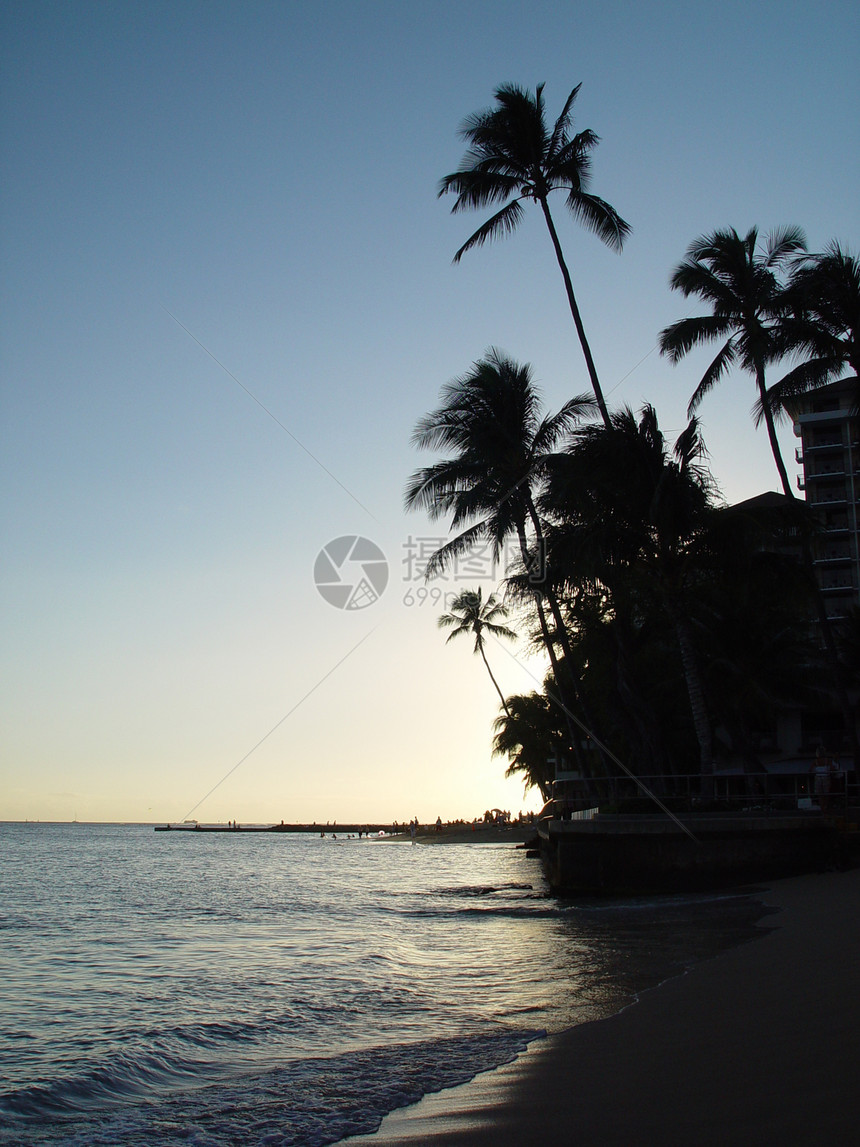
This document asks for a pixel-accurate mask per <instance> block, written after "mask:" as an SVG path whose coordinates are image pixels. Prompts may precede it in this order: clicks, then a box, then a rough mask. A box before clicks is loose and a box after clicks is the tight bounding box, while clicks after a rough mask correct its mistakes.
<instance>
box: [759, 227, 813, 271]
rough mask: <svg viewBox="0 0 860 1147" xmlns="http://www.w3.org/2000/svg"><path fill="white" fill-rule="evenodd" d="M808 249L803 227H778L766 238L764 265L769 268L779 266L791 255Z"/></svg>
mask: <svg viewBox="0 0 860 1147" xmlns="http://www.w3.org/2000/svg"><path fill="white" fill-rule="evenodd" d="M804 251H806V234H805V233H804V231H803V228H802V227H794V226H791V225H788V226H785V227H778V228H777V229H776V230H775V231H772V232H771V233H770V234H769V235H768V237H767V240H766V244H765V253H764V258H763V265H764V266H765V267H767V268H769V269H773V268H775V267H779V266H780V265H781V264H783V263H784V262H785V261H786V260H787V259H788V258H789V257H790V256H792V255H797V254H798V253H799V252H804Z"/></svg>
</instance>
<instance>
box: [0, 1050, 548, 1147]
mask: <svg viewBox="0 0 860 1147" xmlns="http://www.w3.org/2000/svg"><path fill="white" fill-rule="evenodd" d="M544 1035H545V1032H544V1030H543V1029H537V1028H529V1029H517V1030H512V1029H504V1030H499V1031H495V1032H490V1033H483V1034H479V1035H464V1036H459V1037H454V1038H449V1039H439V1040H428V1041H422V1042H417V1043H412V1044H394V1045H392V1046H390V1047H376V1048H370V1049H367V1050H364V1051H357V1052H352V1053H345V1054H343V1053H342V1054H338V1055H335V1056H331V1057H328V1058H326V1057H314V1058H309V1059H304V1060H296V1061H294V1062H291V1063H289V1064H288V1065H286V1066H284V1067H282V1068H278V1069H276V1070H274V1071H269V1072H266V1073H263V1074H258V1075H248V1076H245V1077H244V1078H242V1079H240V1080H236V1081H232V1082H229V1083H218V1084H214V1085H210V1086H204V1087H200V1086H199V1083H200V1080H198V1081H197V1082H198V1089H197V1090H194V1091H191V1090H186V1091H185V1092H184V1093H181V1094H173V1095H171V1096H170V1097H165V1098H161V1099H159V1098H156V1099H152V1098H150V1100H149V1101H148V1102H146V1103H137V1104H134V1103H133V1102H128V1101H133V1100H134V1099H135V1098H137V1093H136V1085H133V1084H132V1082H131V1077H132V1075H135V1074H138V1073H140V1072H141V1071H144V1070H146V1071H147V1072H149V1073H150V1076H151V1075H152V1073H153V1072H154V1071H155V1072H156V1073H157V1071H158V1067H157V1065H153V1064H151V1063H150V1064H148V1065H145V1064H143V1063H138V1064H136V1065H133V1067H132V1065H131V1064H129V1063H126V1064H124V1065H123V1066H122V1072H123V1075H122V1076H121V1077H115V1078H112V1079H108V1078H102V1077H101V1075H100V1073H99V1072H93V1073H89V1074H88V1075H86V1076H81V1077H78V1078H77V1079H75V1080H68V1081H65V1082H63V1083H60V1082H57V1083H55V1084H53V1085H47V1086H45V1087H42V1088H26V1089H24V1090H23V1091H22V1092H19V1093H16V1095H15V1096H11V1097H10V1096H7V1097H6V1098H5V1100H4V1102H3V1108H4V1110H5V1112H6V1116H7V1118H6V1119H5V1120H4V1124H5V1126H4V1127H3V1128H2V1130H0V1144H3V1145H10V1147H11V1144H13V1143H21V1142H27V1143H29V1144H31V1145H32V1147H41V1145H47V1144H58V1143H62V1144H66V1145H69V1147H72V1145H75V1147H78V1145H80V1147H83V1145H84V1144H86V1147H113V1145H115V1144H116V1143H119V1142H121V1143H123V1144H124V1145H125V1147H144V1145H147V1147H149V1145H150V1144H152V1143H153V1142H157V1143H159V1144H172V1143H177V1144H178V1143H184V1144H188V1143H203V1142H205V1143H206V1144H207V1145H208V1147H222V1145H223V1147H226V1145H228V1144H234V1143H242V1144H247V1145H249V1147H253V1145H257V1144H278V1147H299V1145H302V1147H323V1145H324V1144H329V1143H336V1142H338V1141H339V1140H341V1139H343V1138H345V1137H347V1136H349V1135H358V1134H368V1133H370V1132H373V1131H375V1130H376V1129H377V1128H378V1127H379V1124H380V1123H381V1122H382V1119H383V1118H384V1116H385V1115H387V1114H388V1113H389V1112H391V1111H394V1110H396V1109H397V1108H400V1107H404V1106H407V1105H409V1104H412V1103H416V1102H417V1101H418V1100H419V1099H421V1098H422V1097H423V1096H424V1095H427V1094H430V1093H432V1092H436V1091H441V1090H443V1089H445V1088H449V1087H455V1086H458V1085H459V1084H462V1083H466V1082H467V1081H468V1080H470V1079H473V1078H474V1076H475V1075H477V1074H479V1073H480V1072H483V1071H489V1070H491V1069H493V1068H495V1067H499V1066H501V1065H502V1064H503V1063H509V1062H511V1061H512V1060H513V1059H515V1058H516V1057H517V1055H518V1054H519V1053H520V1052H522V1051H524V1050H525V1048H526V1047H527V1046H528V1044H529V1043H530V1042H531V1041H532V1040H534V1039H539V1038H541V1037H542V1036H544ZM171 1070H175V1065H172V1067H171ZM186 1074H187V1076H188V1077H189V1078H188V1084H189V1087H190V1086H191V1081H192V1080H193V1078H194V1076H195V1070H194V1067H193V1065H190V1064H189V1065H186ZM94 1086H95V1087H96V1088H97V1091H98V1095H96V1093H95V1092H94V1091H93V1088H94ZM105 1095H109V1096H111V1097H113V1099H114V1101H115V1100H116V1099H117V1098H118V1097H124V1098H125V1099H126V1100H127V1102H126V1104H125V1106H124V1108H123V1109H122V1110H119V1111H116V1110H114V1111H111V1110H106V1109H104V1108H103V1109H101V1110H99V1111H96V1110H94V1107H95V1106H96V1099H97V1098H98V1099H99V1101H103V1099H104V1097H105ZM10 1117H11V1118H10Z"/></svg>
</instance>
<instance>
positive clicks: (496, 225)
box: [453, 199, 523, 263]
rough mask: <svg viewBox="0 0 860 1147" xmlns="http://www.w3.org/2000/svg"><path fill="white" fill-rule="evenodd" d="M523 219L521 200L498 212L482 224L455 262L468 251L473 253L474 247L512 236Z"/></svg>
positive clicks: (462, 248) (455, 258)
mask: <svg viewBox="0 0 860 1147" xmlns="http://www.w3.org/2000/svg"><path fill="white" fill-rule="evenodd" d="M522 217H523V208H522V204H521V203H520V201H519V199H515V200H514V201H513V202H512V203H509V204H508V205H507V206H506V207H503V208H502V210H501V211H498V212H497V213H496V214H495V215H493V216H492V218H490V219H488V220H487V221H486V222H485V223H482V224H481V226H480V227H479V228H478V230H477V231H475V233H474V234H473V235H470V236H469V238H468V239H467V240H466V242H465V243H464V244H463V246H462V247H461V248H460V249H459V250H458V251H457V252H456V254H455V255H454V260H453V261H454V262H455V263H459V262H460V260H461V259H462V257H463V255H464V254H465V253H466V252H467V251H471V249H472V248H473V247H481V246H483V244H484V243H486V242H487V241H488V240H490V239H496V238H498V237H499V236H501V235H510V234H511V232H513V231H515V230H516V229H517V226H518V225H519V223H520V220H521V219H522Z"/></svg>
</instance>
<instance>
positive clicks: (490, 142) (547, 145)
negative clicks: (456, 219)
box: [439, 84, 630, 426]
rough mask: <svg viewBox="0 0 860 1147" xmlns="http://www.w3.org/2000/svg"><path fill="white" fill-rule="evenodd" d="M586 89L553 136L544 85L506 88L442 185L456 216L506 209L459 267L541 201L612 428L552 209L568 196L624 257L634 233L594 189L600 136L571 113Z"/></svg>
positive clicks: (466, 131)
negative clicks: (552, 199) (452, 196)
mask: <svg viewBox="0 0 860 1147" xmlns="http://www.w3.org/2000/svg"><path fill="white" fill-rule="evenodd" d="M581 86H582V85H581V84H577V86H576V87H575V88H574V89H573V91H572V92H571V93H570V95H569V96H568V97H567V100H566V102H565V105H564V108H563V109H562V112H561V115H560V116H559V117H558V119H557V120H556V121H555V124H554V126H553V128H552V131H549V130H548V129H547V125H546V119H545V115H544V101H543V89H544V85H543V84H538V86H537V88H536V89H535V92H534V94H532V93H531V92H530V91H528V90H527V89H523V88H520V87H518V86H517V85H516V84H502V86H501V87H499V88H497V89H496V91H495V93H494V95H495V99H496V106H495V107H491V108H487V109H485V110H484V111H480V112H475V113H474V114H473V115H470V116H469V117H468V118H467V119H466V120H464V122H463V124H462V127H461V128H460V135H461V137H462V138H463V139H465V140H466V141H467V142H468V144H469V149H468V151H467V152H466V154H465V156H464V157H463V161H462V163H461V164H460V167H459V168H458V170H457V171H455V172H453V173H452V174H451V175H446V176H445V178H444V179H443V180H442V181H441V183H440V185H439V195H440V196H441V195H445V194H447V193H448V192H450V191H453V192H455V193H456V195H457V200H456V202H455V203H454V206H453V208H452V211H454V212H457V211H464V210H466V209H467V208H483V207H486V206H487V205H489V204H497V203H503V204H505V206H504V207H502V209H501V210H500V211H498V212H496V214H495V215H493V216H491V217H490V218H489V219H488V220H487V221H486V222H485V223H482V224H481V226H480V227H479V228H478V230H477V231H476V232H475V233H474V234H473V235H472V236H471V237H470V238H469V239H467V240H466V242H465V243H464V244H463V246H462V247H461V248H460V249H459V251H457V253H456V255H455V256H454V262H455V263H457V262H459V261H460V258H461V257H462V256H463V254H464V253H465V252H466V251H468V250H469V249H470V248H472V247H480V246H481V245H482V244H483V243H486V242H487V241H488V240H490V239H495V238H498V237H499V236H502V235H507V234H509V233H510V232H512V231H514V230H515V229H516V227H517V225H518V224H519V222H520V220H521V219H522V217H523V208H522V203H523V201H524V200H529V199H531V200H534V202H535V203H539V204H540V208H541V211H542V212H543V217H544V220H545V222H546V225H547V228H548V230H549V234H550V238H551V240H552V245H553V249H554V251H555V257H556V259H557V261H558V265H559V268H560V269H561V273H562V277H563V279H564V286H565V290H566V291H567V301H568V305H569V306H570V313H571V315H572V316H573V321H574V324H575V325H576V333H577V335H578V336H579V342H580V345H581V346H582V353H583V354H584V356H585V363H586V366H587V368H588V375H589V378H590V379H591V385H592V387H593V389H594V396H595V398H596V400H597V405H598V407H599V409H600V413H601V416H602V418H603V421H604V423H605V424H606V425H607V426H608V425H609V412H608V410H607V408H606V402H605V400H604V397H603V391H602V390H601V388H600V382H599V380H598V377H597V369H596V368H595V365H594V359H593V357H592V354H591V348H590V347H589V345H588V339H587V338H586V335H585V328H584V326H583V324H582V318H581V316H580V313H579V306H578V305H577V302H576V297H575V295H574V293H573V284H572V282H571V277H570V272H569V270H568V267H567V263H566V262H565V259H564V254H563V252H562V249H561V243H560V241H559V238H558V233H557V232H556V229H555V223H554V221H553V218H552V215H551V213H550V209H549V195H550V193H551V192H552V191H556V190H564V191H566V192H567V200H566V205H567V209H568V210H569V211H570V213H571V215H573V217H574V218H575V219H576V220H578V222H580V223H582V224H583V225H584V226H585V227H587V228H589V230H591V231H594V232H595V233H596V234H597V236H598V237H599V238H600V239H602V240H603V242H604V243H606V245H607V246H608V247H612V248H614V249H615V250H618V251H620V250H621V247H622V245H623V243H624V239H625V238H626V236H627V235H628V234H629V232H630V227H629V225H628V224H627V223H625V222H624V220H623V219H622V218H621V216H620V215H619V214H618V212H617V211H616V210H615V208H614V207H611V206H610V205H609V204H608V203H606V202H604V200H602V199H599V198H598V197H597V196H596V195H593V194H592V193H591V192H590V191H589V190H588V186H589V183H590V178H591V154H590V153H591V151H592V150H593V149H594V148H595V147H596V145H597V143H598V142H599V137H598V136H596V135H595V134H594V132H593V131H590V130H587V131H581V132H577V134H576V135H571V127H572V125H571V109H572V107H573V102H574V100H575V99H576V97H577V94H578V93H579V89H580V87H581Z"/></svg>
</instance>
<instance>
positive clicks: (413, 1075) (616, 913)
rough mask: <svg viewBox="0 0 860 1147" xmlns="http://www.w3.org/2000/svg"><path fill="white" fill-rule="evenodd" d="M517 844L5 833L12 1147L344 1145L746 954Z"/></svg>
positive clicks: (4, 1011)
mask: <svg viewBox="0 0 860 1147" xmlns="http://www.w3.org/2000/svg"><path fill="white" fill-rule="evenodd" d="M762 911H763V910H762V908H761V906H760V905H759V904H758V902H757V901H755V900H751V899H747V898H745V897H741V896H725V897H720V896H710V897H702V898H695V897H694V898H690V897H687V898H684V899H682V898H671V897H667V898H657V899H654V898H652V899H650V900H644V899H643V900H627V901H623V902H611V901H607V902H598V901H594V902H589V901H580V902H576V903H574V902H571V901H559V900H556V899H553V898H551V897H549V896H548V894H547V890H546V887H545V885H544V882H543V879H542V876H541V872H540V867H539V864H538V862H537V861H536V860H530V859H527V858H526V857H525V855H524V853H523V852H522V851H517V850H515V849H513V848H512V847H511V846H510V845H472V844H468V845H457V844H451V845H438V846H433V845H420V844H419V845H415V846H412V845H410V844H408V843H406V844H400V843H392V842H376V841H367V840H362V841H358V840H346V839H343V838H341V839H339V840H338V841H337V842H333V841H331V840H326V841H323V840H320V839H319V837H316V836H292V835H254V834H218V835H208V834H201V833H196V834H195V833H179V832H173V833H155V832H153V831H152V828H151V827H146V826H121V825H49V824H5V825H0V1002H2V1006H0V1064H2V1071H0V1074H2V1082H0V1144H4V1145H8V1144H32V1145H34V1147H36V1145H39V1144H76V1145H77V1144H80V1145H87V1147H91V1145H93V1147H95V1145H99V1144H106V1145H107V1144H128V1145H132V1147H134V1145H143V1144H146V1145H151V1144H154V1143H158V1144H171V1143H182V1144H192V1145H195V1147H204V1145H205V1147H216V1145H217V1147H221V1145H226V1144H242V1145H248V1144H267V1145H278V1147H287V1145H289V1144H305V1145H309V1147H314V1145H318V1144H326V1143H334V1142H337V1141H339V1140H340V1139H342V1138H344V1137H346V1136H348V1135H352V1134H359V1133H362V1132H369V1131H372V1130H374V1129H375V1128H376V1127H377V1126H378V1125H379V1122H380V1120H381V1119H382V1117H383V1116H384V1115H385V1114H387V1113H388V1112H389V1111H391V1110H393V1109H395V1108H397V1107H401V1106H404V1105H405V1104H407V1103H412V1102H415V1101H417V1100H418V1099H420V1098H421V1096H422V1095H424V1094H427V1093H428V1092H430V1091H436V1090H439V1089H441V1088H444V1087H451V1086H454V1085H456V1084H458V1083H462V1082H465V1081H466V1080H468V1079H470V1078H471V1077H473V1076H474V1075H475V1074H477V1073H478V1072H480V1071H485V1070H488V1069H490V1068H492V1067H495V1066H498V1065H499V1064H501V1063H504V1062H506V1061H509V1060H510V1059H512V1058H514V1057H515V1056H516V1055H517V1053H518V1052H519V1051H521V1050H522V1049H523V1048H525V1047H526V1045H527V1044H528V1043H529V1042H530V1041H531V1040H533V1039H536V1038H540V1037H541V1036H542V1035H544V1034H545V1033H546V1032H549V1031H556V1030H560V1029H562V1028H564V1027H569V1026H571V1025H573V1024H577V1023H581V1022H583V1021H585V1020H589V1019H593V1018H597V1017H599V1016H604V1015H608V1014H611V1013H612V1012H614V1011H617V1010H618V1009H619V1008H620V1007H622V1006H623V1005H624V1004H625V1003H627V1002H629V1000H630V999H631V998H632V996H633V995H634V994H635V993H636V992H637V991H638V990H640V989H642V988H645V987H647V986H651V985H653V984H655V983H657V982H659V981H660V980H662V979H664V978H665V977H666V976H668V975H671V974H673V973H676V972H678V971H679V970H681V969H682V968H683V967H684V966H685V965H688V964H690V963H691V962H694V961H695V960H697V959H700V958H703V957H705V956H707V955H710V954H712V953H713V952H715V951H716V950H718V949H719V948H721V947H725V946H727V945H730V944H733V943H736V942H739V941H740V940H741V939H743V938H745V937H747V936H749V935H751V934H752V932H753V925H754V922H755V921H756V920H757V919H759V918H760V917H761V915H762Z"/></svg>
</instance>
